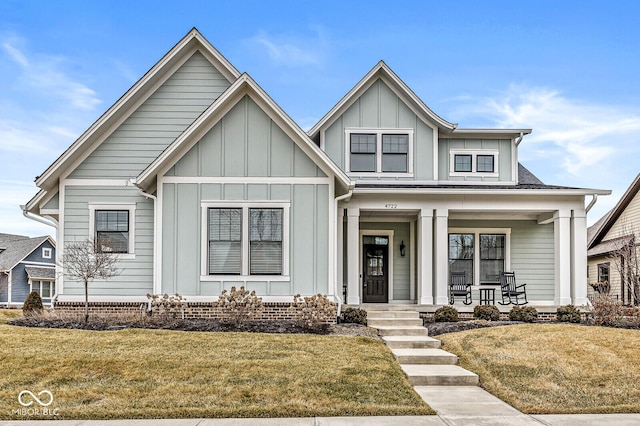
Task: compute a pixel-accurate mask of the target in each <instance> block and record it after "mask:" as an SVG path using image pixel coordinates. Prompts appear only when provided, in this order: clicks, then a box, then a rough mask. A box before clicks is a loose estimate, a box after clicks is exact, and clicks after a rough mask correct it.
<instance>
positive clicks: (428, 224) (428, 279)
mask: <svg viewBox="0 0 640 426" xmlns="http://www.w3.org/2000/svg"><path fill="white" fill-rule="evenodd" d="M418 304H420V305H432V304H433V209H422V210H420V217H419V218H418Z"/></svg>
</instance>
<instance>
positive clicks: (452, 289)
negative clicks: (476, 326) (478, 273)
mask: <svg viewBox="0 0 640 426" xmlns="http://www.w3.org/2000/svg"><path fill="white" fill-rule="evenodd" d="M456 297H464V301H463V302H462V303H464V304H465V305H470V304H471V284H467V273H466V272H451V278H450V281H449V304H450V305H453V304H454V303H455V301H456Z"/></svg>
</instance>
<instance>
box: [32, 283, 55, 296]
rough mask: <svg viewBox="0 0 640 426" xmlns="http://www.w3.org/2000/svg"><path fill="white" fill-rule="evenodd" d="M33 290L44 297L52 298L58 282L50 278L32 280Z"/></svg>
mask: <svg viewBox="0 0 640 426" xmlns="http://www.w3.org/2000/svg"><path fill="white" fill-rule="evenodd" d="M31 291H35V292H36V293H38V294H39V295H40V297H41V298H43V299H48V298H51V297H52V296H53V295H54V294H55V292H56V282H55V281H48V280H33V281H31Z"/></svg>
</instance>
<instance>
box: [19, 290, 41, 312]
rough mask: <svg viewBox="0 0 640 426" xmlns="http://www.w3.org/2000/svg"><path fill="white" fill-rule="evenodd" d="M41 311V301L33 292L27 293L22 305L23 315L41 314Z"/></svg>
mask: <svg viewBox="0 0 640 426" xmlns="http://www.w3.org/2000/svg"><path fill="white" fill-rule="evenodd" d="M43 309H44V306H42V299H41V298H40V295H39V294H38V293H36V292H35V291H32V292H31V293H29V294H28V295H27V298H26V299H24V303H23V304H22V313H23V314H24V315H32V314H41V313H42V310H43Z"/></svg>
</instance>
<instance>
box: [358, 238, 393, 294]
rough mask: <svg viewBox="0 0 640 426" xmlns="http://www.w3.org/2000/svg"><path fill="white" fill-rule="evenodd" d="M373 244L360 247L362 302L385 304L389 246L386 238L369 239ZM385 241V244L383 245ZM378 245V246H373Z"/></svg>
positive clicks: (387, 283)
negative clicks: (361, 254) (361, 259)
mask: <svg viewBox="0 0 640 426" xmlns="http://www.w3.org/2000/svg"><path fill="white" fill-rule="evenodd" d="M367 239H373V240H374V241H372V243H373V244H368V243H367V242H365V243H364V244H363V246H362V253H363V256H362V257H363V265H362V302H363V303H387V302H388V301H389V296H388V293H389V245H388V238H387V237H373V238H371V237H369V238H367ZM385 240H386V242H387V244H379V243H384V242H385ZM375 243H378V244H375Z"/></svg>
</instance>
